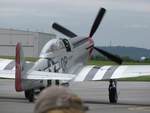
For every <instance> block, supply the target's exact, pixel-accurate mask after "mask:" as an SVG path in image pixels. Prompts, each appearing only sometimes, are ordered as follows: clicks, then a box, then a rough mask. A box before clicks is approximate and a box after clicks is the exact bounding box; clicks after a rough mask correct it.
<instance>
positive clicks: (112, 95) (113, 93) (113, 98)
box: [109, 87, 118, 103]
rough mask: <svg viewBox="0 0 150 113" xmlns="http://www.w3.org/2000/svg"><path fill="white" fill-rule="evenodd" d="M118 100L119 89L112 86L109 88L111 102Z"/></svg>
mask: <svg viewBox="0 0 150 113" xmlns="http://www.w3.org/2000/svg"><path fill="white" fill-rule="evenodd" d="M117 101H118V95H117V89H116V87H110V88H109V102H110V103H117Z"/></svg>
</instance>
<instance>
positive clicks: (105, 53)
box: [94, 47, 123, 65]
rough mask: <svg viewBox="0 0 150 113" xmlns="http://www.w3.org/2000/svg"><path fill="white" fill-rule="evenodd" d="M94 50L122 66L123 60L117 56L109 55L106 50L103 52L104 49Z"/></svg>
mask: <svg viewBox="0 0 150 113" xmlns="http://www.w3.org/2000/svg"><path fill="white" fill-rule="evenodd" d="M94 49H95V50H97V51H98V52H100V53H101V54H103V55H104V56H106V57H107V58H108V59H110V60H112V61H114V62H116V63H117V64H119V65H121V64H122V62H123V60H122V59H121V58H120V57H118V56H115V55H113V54H111V53H109V52H107V51H104V50H102V49H100V48H98V47H94Z"/></svg>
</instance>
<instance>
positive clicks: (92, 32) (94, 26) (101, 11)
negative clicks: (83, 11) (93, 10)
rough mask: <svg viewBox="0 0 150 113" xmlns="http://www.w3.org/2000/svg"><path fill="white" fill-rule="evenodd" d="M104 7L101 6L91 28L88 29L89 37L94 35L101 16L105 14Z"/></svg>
mask: <svg viewBox="0 0 150 113" xmlns="http://www.w3.org/2000/svg"><path fill="white" fill-rule="evenodd" d="M105 11H106V10H105V9H104V8H101V9H100V10H99V12H98V14H97V16H96V18H95V21H94V23H93V26H92V28H91V31H90V35H89V37H92V36H93V35H94V33H95V32H96V30H97V28H98V26H99V25H100V22H101V21H102V19H103V17H104V14H105Z"/></svg>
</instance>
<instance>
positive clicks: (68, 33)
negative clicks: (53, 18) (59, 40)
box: [52, 23, 77, 38]
mask: <svg viewBox="0 0 150 113" xmlns="http://www.w3.org/2000/svg"><path fill="white" fill-rule="evenodd" d="M52 27H53V28H54V29H55V30H57V31H59V32H61V33H62V34H64V35H66V36H68V37H70V38H74V37H76V36H77V35H76V34H75V33H73V32H71V31H70V30H68V29H66V28H65V27H63V26H61V25H59V24H57V23H53V25H52Z"/></svg>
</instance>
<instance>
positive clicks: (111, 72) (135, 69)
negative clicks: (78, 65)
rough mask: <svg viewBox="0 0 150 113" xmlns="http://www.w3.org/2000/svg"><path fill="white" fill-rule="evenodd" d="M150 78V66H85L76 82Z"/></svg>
mask: <svg viewBox="0 0 150 113" xmlns="http://www.w3.org/2000/svg"><path fill="white" fill-rule="evenodd" d="M140 76H150V65H121V66H119V65H115V66H114V65H113V66H85V67H83V69H82V70H81V71H80V72H79V73H78V76H77V77H76V78H75V79H74V81H87V80H109V79H120V78H129V77H140Z"/></svg>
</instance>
